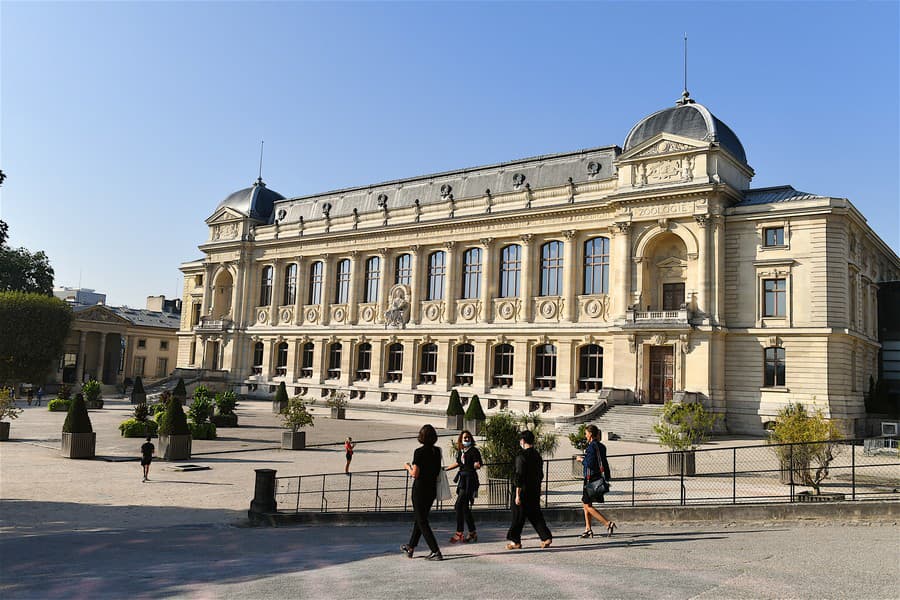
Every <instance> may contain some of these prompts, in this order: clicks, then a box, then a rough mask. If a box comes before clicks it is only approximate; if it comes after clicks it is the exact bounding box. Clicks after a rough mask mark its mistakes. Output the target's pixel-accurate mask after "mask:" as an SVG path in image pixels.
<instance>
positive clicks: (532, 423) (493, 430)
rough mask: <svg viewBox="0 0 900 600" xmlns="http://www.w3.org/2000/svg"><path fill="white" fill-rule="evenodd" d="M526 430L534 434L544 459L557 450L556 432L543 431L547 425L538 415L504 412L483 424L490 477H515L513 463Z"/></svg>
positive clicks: (484, 445) (485, 458)
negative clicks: (520, 437)
mask: <svg viewBox="0 0 900 600" xmlns="http://www.w3.org/2000/svg"><path fill="white" fill-rule="evenodd" d="M524 429H529V430H531V432H532V433H534V438H535V444H534V447H535V449H536V450H537V451H538V452H539V453H540V454H541V455H542V456H543V457H544V458H545V459H546V458H549V457H550V456H551V455H552V454H553V453H554V452H555V451H556V447H557V445H558V444H559V440H557V438H556V434H554V433H553V432H549V431H548V432H545V431H544V422H543V419H541V417H540V416H539V415H536V414H531V415H523V416H521V417H516V416H515V415H514V414H512V413H511V412H508V411H505V410H502V411H500V412H498V413H496V414H494V415H492V416H491V417H489V418H488V420H487V422H485V424H484V438H485V441H484V444H483V445H482V447H481V454H482V456H483V457H484V462H485V464H486V465H488V468H489V471H490V474H491V477H500V478H505V479H510V478H512V476H513V474H514V461H515V458H516V454H518V453H519V432H520V431H522V430H524Z"/></svg>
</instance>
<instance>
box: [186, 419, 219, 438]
mask: <svg viewBox="0 0 900 600" xmlns="http://www.w3.org/2000/svg"><path fill="white" fill-rule="evenodd" d="M188 425H189V427H190V428H191V437H192V438H194V439H195V440H214V439H216V425H215V423H189V424H188Z"/></svg>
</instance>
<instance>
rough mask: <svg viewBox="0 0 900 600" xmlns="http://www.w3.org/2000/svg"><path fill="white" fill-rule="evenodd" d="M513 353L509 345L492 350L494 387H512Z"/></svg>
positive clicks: (502, 345) (501, 345)
mask: <svg viewBox="0 0 900 600" xmlns="http://www.w3.org/2000/svg"><path fill="white" fill-rule="evenodd" d="M514 360H515V353H514V350H513V347H512V346H511V345H509V344H500V345H499V346H497V347H495V348H494V387H507V388H508V387H512V384H513V362H514Z"/></svg>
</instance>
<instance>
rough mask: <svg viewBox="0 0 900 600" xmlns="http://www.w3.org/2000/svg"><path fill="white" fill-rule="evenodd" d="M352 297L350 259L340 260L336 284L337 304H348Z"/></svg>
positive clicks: (335, 295) (335, 297)
mask: <svg viewBox="0 0 900 600" xmlns="http://www.w3.org/2000/svg"><path fill="white" fill-rule="evenodd" d="M349 298H350V259H349V258H345V259H343V260H340V261H338V264H337V281H335V286H334V302H335V304H346V303H347V300H348V299H349Z"/></svg>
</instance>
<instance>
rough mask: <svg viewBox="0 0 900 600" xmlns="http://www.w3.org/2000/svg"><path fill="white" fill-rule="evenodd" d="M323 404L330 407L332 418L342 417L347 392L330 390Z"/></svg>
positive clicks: (345, 409) (345, 408) (345, 406)
mask: <svg viewBox="0 0 900 600" xmlns="http://www.w3.org/2000/svg"><path fill="white" fill-rule="evenodd" d="M325 404H327V405H328V407H329V408H330V409H331V418H332V419H343V418H344V417H345V416H346V413H347V394H345V393H344V392H339V391H337V390H331V394H329V396H328V400H326V401H325Z"/></svg>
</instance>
